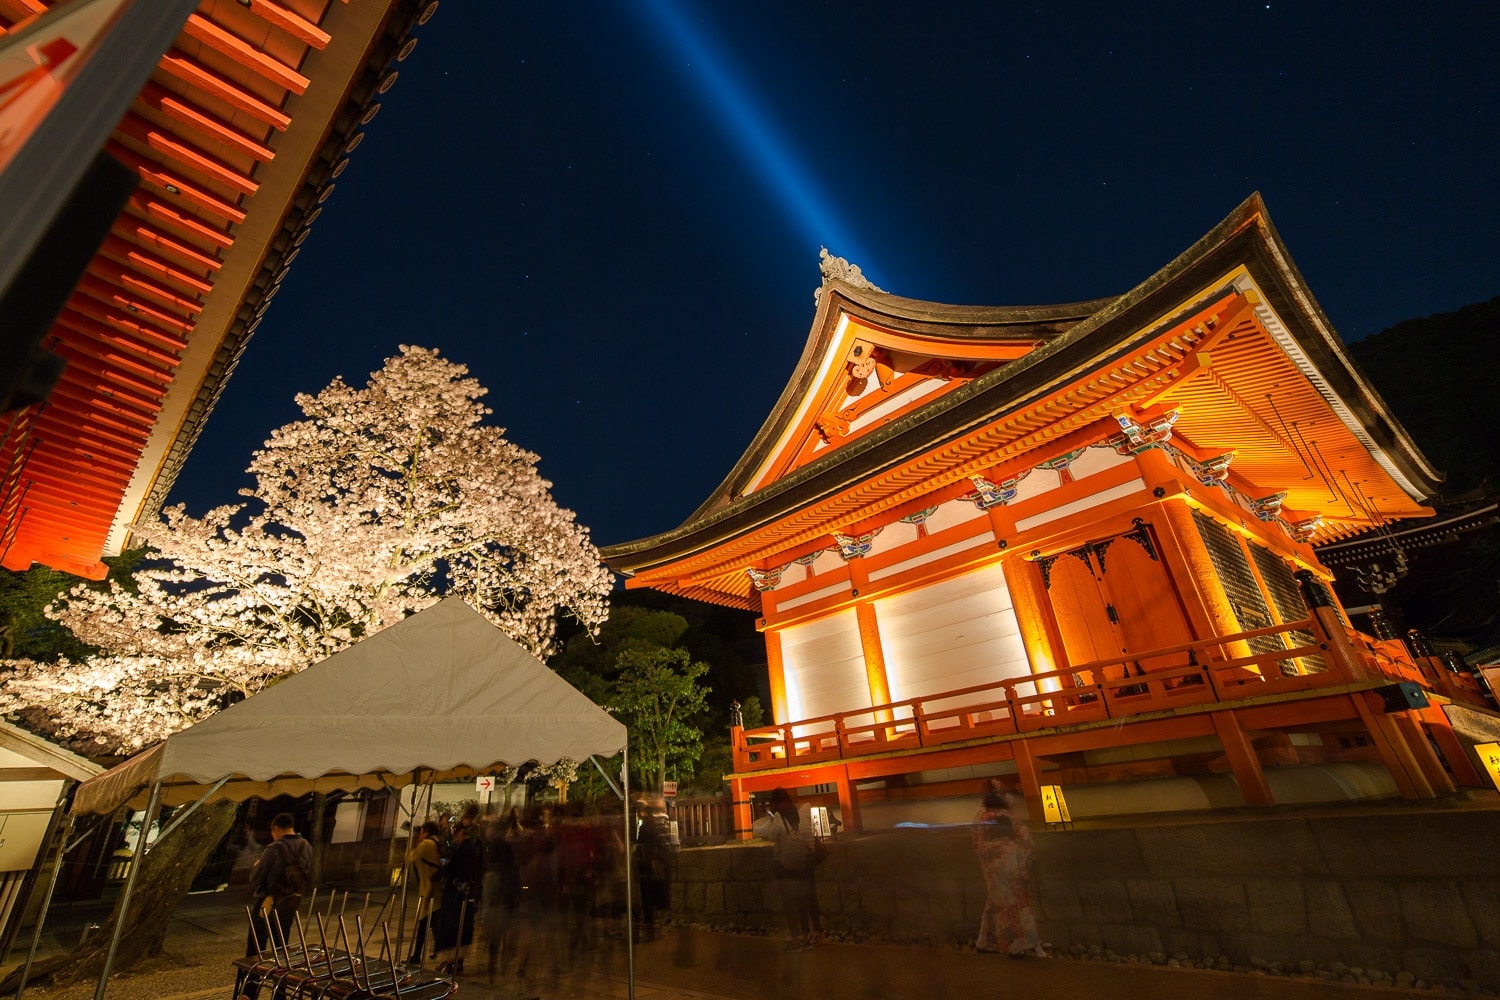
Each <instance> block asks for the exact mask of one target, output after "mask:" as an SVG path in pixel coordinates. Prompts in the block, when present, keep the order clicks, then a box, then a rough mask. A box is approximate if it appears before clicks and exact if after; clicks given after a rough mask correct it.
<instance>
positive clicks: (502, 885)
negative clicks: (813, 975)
mask: <svg viewBox="0 0 1500 1000" xmlns="http://www.w3.org/2000/svg"><path fill="white" fill-rule="evenodd" d="M628 829H629V831H630V838H631V840H632V842H633V850H632V855H633V862H634V870H633V873H634V876H635V882H636V885H637V887H638V889H637V892H638V895H637V897H636V916H637V919H638V922H639V925H640V926H639V928H638V931H637V940H640V941H651V940H653V939H654V938H655V937H656V925H657V920H658V917H659V915H660V914H662V913H664V912H666V911H668V910H669V909H670V907H671V886H672V878H673V874H674V872H673V862H674V860H675V858H676V855H677V850H678V845H677V837H676V834H675V831H674V827H673V824H672V823H671V821H670V819H669V818H668V815H667V811H666V804H665V801H664V800H663V799H662V798H661V797H660V796H644V797H640V798H638V799H637V800H636V801H635V802H634V810H633V816H632V820H631V822H630V823H629V824H628ZM972 831H973V844H974V851H975V853H976V855H977V856H978V860H979V865H980V871H981V873H982V875H983V878H984V882H985V886H986V890H987V901H986V906H985V908H984V912H983V915H982V919H981V923H980V927H979V935H978V938H977V940H976V941H975V945H976V947H977V948H978V950H980V951H993V952H1005V953H1008V954H1010V955H1012V956H1016V957H1022V956H1028V955H1035V956H1041V957H1046V955H1047V951H1046V945H1045V944H1044V943H1041V942H1039V941H1038V938H1037V928H1036V919H1035V916H1034V914H1033V912H1032V905H1031V890H1030V872H1031V867H1032V848H1031V835H1030V832H1029V830H1028V827H1027V819H1026V815H1025V807H1024V805H1023V804H1022V803H1021V801H1020V800H1019V798H1018V796H1016V795H1015V794H1014V793H1013V792H1010V791H1008V790H1007V789H1006V788H1005V787H1004V786H1002V785H1001V784H1000V783H999V782H990V783H988V784H987V786H986V789H985V792H984V798H983V803H982V806H981V808H980V810H979V812H978V814H977V815H976V816H975V818H974V823H973V826H972ZM753 832H754V834H755V836H757V837H759V838H761V839H763V840H766V841H769V842H770V843H771V868H772V872H773V875H774V878H775V881H776V886H777V890H778V894H779V896H780V900H781V910H782V913H783V917H784V919H785V921H786V933H787V948H789V949H794V950H800V949H805V948H810V947H813V946H814V945H816V944H817V943H818V942H819V941H820V940H821V938H822V933H823V928H822V916H821V914H820V912H819V908H818V896H817V886H816V872H817V868H818V866H819V864H820V863H821V862H822V860H823V858H824V856H825V851H824V848H823V846H822V842H821V841H820V840H819V839H818V838H817V837H816V836H815V835H814V832H813V830H812V823H811V822H810V819H809V810H808V808H807V806H805V805H799V804H798V803H797V801H796V800H795V798H794V797H793V796H792V794H791V793H790V792H788V791H787V790H785V789H782V788H777V789H775V790H774V791H773V792H772V793H771V795H770V796H769V800H768V801H767V803H766V807H765V810H764V812H763V814H762V815H761V816H760V817H759V818H758V819H756V820H755V822H754V827H753ZM272 836H273V838H274V840H273V842H272V844H271V846H270V847H268V848H266V850H265V852H264V854H263V855H262V857H261V860H260V861H259V862H258V863H257V864H256V869H255V872H254V873H253V876H252V883H251V888H252V895H254V896H255V897H256V898H255V905H254V908H253V913H254V915H255V917H254V920H253V923H252V930H251V939H250V941H249V942H248V943H247V952H246V953H247V954H253V953H254V952H255V951H256V949H257V948H258V947H264V945H265V940H266V936H267V935H268V934H274V933H275V930H276V926H275V925H276V924H277V922H278V918H279V920H280V923H281V925H282V926H286V925H288V922H289V921H290V920H291V914H292V913H294V912H295V909H296V906H297V903H298V901H299V899H300V886H298V885H293V884H292V883H297V882H299V881H301V880H305V872H304V871H303V869H305V868H306V867H309V866H310V862H311V857H310V855H311V851H310V849H309V847H308V845H307V843H306V841H305V840H303V839H302V838H301V837H299V836H298V835H297V834H296V833H295V831H294V830H293V828H292V819H291V817H290V816H288V815H286V814H282V815H280V816H277V817H276V820H275V821H274V822H273V824H272ZM625 837H626V829H625V828H624V827H623V826H622V824H621V822H620V817H619V814H618V813H616V812H615V811H614V809H613V807H612V806H609V805H608V804H606V805H605V806H600V807H594V806H591V805H588V804H585V803H569V804H567V805H542V806H539V807H536V808H533V809H531V810H528V812H527V813H525V814H524V815H523V814H522V813H521V811H520V810H519V809H511V810H510V811H509V812H507V813H505V814H504V815H491V816H488V817H483V818H481V816H480V814H479V808H478V806H472V807H470V808H469V809H468V810H467V811H466V812H465V813H464V814H463V815H461V816H458V817H451V816H441V817H439V819H437V820H434V821H429V822H425V823H423V824H421V825H420V826H418V827H417V828H416V830H415V832H414V835H413V837H412V840H411V843H410V846H409V848H408V850H407V855H406V865H407V868H406V870H407V873H408V878H407V883H406V885H407V891H408V898H407V901H406V904H405V905H406V906H407V910H406V913H407V922H406V924H405V926H408V927H410V928H411V937H410V941H411V949H410V954H409V955H408V958H407V961H408V962H409V963H411V964H414V965H422V964H426V963H427V962H428V961H431V962H435V963H436V968H437V969H438V970H439V971H440V972H444V973H450V974H457V973H461V972H463V971H464V962H465V959H466V958H472V957H482V958H483V960H484V971H485V972H486V974H487V975H488V976H489V977H490V979H491V980H492V981H493V979H494V978H495V977H496V976H500V975H505V974H507V972H509V971H511V970H512V969H513V970H514V971H515V972H516V973H518V974H525V973H526V971H527V969H528V967H532V968H536V967H540V968H542V969H544V970H548V971H551V972H553V973H556V972H558V971H559V970H561V969H563V968H566V967H569V966H571V965H573V964H574V963H575V962H576V960H577V958H578V956H579V953H580V952H581V951H586V950H589V949H591V948H592V947H593V946H594V945H595V944H596V941H595V935H596V934H597V933H598V931H599V928H600V927H601V926H617V925H611V924H609V923H608V922H604V923H602V924H601V922H600V921H598V920H597V919H596V918H598V917H617V918H618V917H622V916H623V915H624V913H625V912H626V904H625V885H624V871H625V864H626V850H625ZM288 875H291V876H294V877H293V878H290V879H289V878H288ZM476 934H477V936H478V947H477V949H476V947H475V939H476ZM429 947H430V950H429Z"/></svg>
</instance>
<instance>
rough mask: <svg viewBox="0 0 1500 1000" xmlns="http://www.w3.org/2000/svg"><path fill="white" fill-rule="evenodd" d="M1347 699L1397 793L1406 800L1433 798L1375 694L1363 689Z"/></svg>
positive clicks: (1428, 786) (1396, 729)
mask: <svg viewBox="0 0 1500 1000" xmlns="http://www.w3.org/2000/svg"><path fill="white" fill-rule="evenodd" d="M1349 699H1350V700H1351V701H1352V702H1353V703H1354V710H1355V711H1356V712H1357V713H1359V718H1360V721H1361V722H1362V723H1364V727H1365V731H1366V732H1367V733H1369V734H1370V740H1371V741H1372V742H1373V743H1374V744H1375V749H1376V751H1377V752H1378V753H1379V754H1380V759H1381V761H1382V762H1383V763H1384V764H1385V766H1386V769H1387V770H1388V771H1390V772H1391V778H1392V779H1393V780H1394V781H1395V782H1396V788H1397V789H1398V790H1399V791H1400V792H1401V796H1402V797H1403V798H1407V799H1431V798H1436V797H1437V796H1436V794H1435V793H1434V792H1433V789H1432V785H1431V783H1430V782H1428V780H1427V775H1426V773H1425V772H1424V771H1423V768H1422V766H1421V765H1420V764H1418V763H1417V760H1416V757H1415V756H1414V755H1413V754H1412V749H1411V747H1410V746H1409V745H1408V744H1407V742H1406V737H1405V735H1403V734H1402V732H1401V730H1400V729H1399V728H1398V727H1397V726H1396V724H1395V723H1394V722H1393V721H1392V720H1391V717H1390V716H1389V715H1387V714H1385V710H1384V707H1383V706H1381V705H1380V704H1378V702H1379V697H1378V696H1377V695H1373V694H1371V693H1369V692H1368V691H1365V692H1357V693H1355V694H1351V695H1350V696H1349ZM1428 752H1429V753H1430V752H1431V751H1430V750H1429V751H1428Z"/></svg>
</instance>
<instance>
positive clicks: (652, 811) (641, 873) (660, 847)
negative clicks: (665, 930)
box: [635, 798, 674, 941]
mask: <svg viewBox="0 0 1500 1000" xmlns="http://www.w3.org/2000/svg"><path fill="white" fill-rule="evenodd" d="M638 808H639V809H640V815H639V822H638V824H637V826H636V831H635V871H636V877H637V878H638V879H639V880H640V883H641V940H643V941H654V940H656V915H657V913H658V912H659V911H662V910H669V909H671V907H672V860H673V856H674V851H673V850H672V822H671V820H669V819H668V818H667V807H666V803H665V802H663V801H662V800H661V799H659V798H648V799H644V800H642V801H641V803H640V804H639V806H638Z"/></svg>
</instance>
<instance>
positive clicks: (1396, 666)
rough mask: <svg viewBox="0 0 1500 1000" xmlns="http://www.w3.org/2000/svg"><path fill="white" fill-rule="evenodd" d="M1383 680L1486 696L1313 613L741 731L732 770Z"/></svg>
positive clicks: (1398, 648)
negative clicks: (1332, 627)
mask: <svg viewBox="0 0 1500 1000" xmlns="http://www.w3.org/2000/svg"><path fill="white" fill-rule="evenodd" d="M1263 636H1278V637H1281V642H1282V647H1283V648H1279V649H1273V650H1270V651H1269V652H1263V653H1256V654H1254V655H1250V656H1229V655H1228V651H1229V650H1230V649H1231V648H1233V647H1234V646H1235V645H1236V644H1240V643H1247V642H1249V640H1252V639H1258V638H1261V637H1263ZM1309 637H1311V638H1312V641H1311V642H1309V641H1307V640H1308V638H1309ZM1335 646H1336V647H1337V648H1333V647H1335ZM1240 648H1244V646H1243V645H1242V646H1240ZM1183 654H1185V655H1186V658H1187V661H1188V662H1187V664H1186V665H1184V666H1177V667H1170V668H1167V669H1150V670H1142V669H1141V667H1140V666H1139V664H1140V663H1141V662H1162V658H1164V657H1180V656H1181V655H1183ZM1439 674H1442V676H1438V675H1439ZM1380 678H1385V679H1388V680H1391V681H1415V682H1417V683H1420V684H1422V685H1423V686H1424V687H1426V688H1428V689H1430V690H1434V691H1437V692H1438V693H1440V694H1443V695H1445V696H1446V697H1450V698H1457V699H1460V700H1468V701H1475V702H1479V703H1482V700H1483V695H1482V693H1481V692H1480V691H1479V689H1478V685H1477V684H1473V683H1471V684H1470V685H1469V687H1472V688H1473V692H1472V693H1471V692H1469V691H1468V690H1467V689H1466V688H1465V686H1464V684H1463V683H1462V682H1463V680H1465V678H1464V677H1463V676H1462V675H1458V674H1452V673H1451V672H1448V671H1438V670H1435V669H1434V668H1432V666H1431V665H1430V664H1425V663H1422V662H1420V661H1419V660H1417V659H1416V658H1414V657H1413V656H1412V655H1411V654H1410V652H1409V651H1408V650H1407V649H1406V646H1405V645H1404V644H1403V643H1402V642H1400V641H1390V640H1378V639H1372V638H1370V637H1369V636H1365V635H1362V634H1360V633H1358V632H1352V631H1349V630H1347V629H1346V628H1343V627H1341V628H1340V630H1339V632H1338V633H1336V634H1332V635H1330V634H1328V629H1327V628H1326V627H1325V625H1324V622H1323V621H1322V620H1321V619H1320V618H1317V617H1310V618H1307V619H1304V620H1302V621H1297V622H1290V623H1286V624H1281V625H1273V626H1269V627H1266V628H1259V629H1252V630H1250V631H1247V632H1240V633H1237V634H1235V635H1226V636H1216V637H1213V638H1210V639H1206V640H1198V641H1195V642H1191V643H1183V644H1181V645H1177V646H1170V647H1166V648H1163V649H1156V650H1149V651H1146V652H1142V653H1137V654H1133V655H1132V656H1130V657H1129V658H1120V659H1108V660H1096V661H1094V662H1091V663H1082V664H1078V665H1075V666H1069V667H1064V668H1062V669H1060V670H1051V671H1047V672H1045V673H1039V674H1029V675H1026V676H1023V677H1010V678H1005V679H1003V680H997V681H994V682H993V683H989V684H978V685H974V686H971V687H965V688H959V689H956V690H952V691H943V692H938V693H934V694H926V695H922V696H921V697H917V698H908V699H905V700H903V701H896V702H891V703H889V704H885V705H875V706H872V707H870V708H861V709H857V710H854V711H849V712H839V713H835V714H833V715H823V716H818V717H816V718H811V719H801V720H797V721H795V722H787V723H782V724H780V725H775V726H764V727H761V728H759V729H746V730H742V731H740V734H739V739H738V741H737V742H736V745H735V747H734V760H735V770H736V771H738V772H741V773H744V772H748V771H757V770H765V769H770V768H784V767H792V766H800V765H803V764H811V763H816V762H819V761H826V760H837V759H847V758H855V757H865V756H869V755H871V754H877V753H883V752H887V751H891V750H900V749H909V748H921V747H934V746H940V745H942V744H945V743H954V742H959V741H963V740H971V739H978V738H982V737H989V736H1004V735H1012V734H1020V733H1030V732H1036V731H1038V730H1043V729H1052V728H1056V727H1059V726H1066V725H1073V724H1077V723H1084V722H1093V721H1097V720H1104V719H1119V720H1128V719H1129V718H1131V717H1132V716H1139V715H1143V714H1146V713H1153V712H1162V711H1167V710H1171V709H1173V708H1178V707H1181V706H1185V705H1199V704H1209V703H1225V702H1237V701H1243V700H1245V699H1247V698H1252V697H1260V696H1265V695H1271V694H1283V693H1294V692H1306V691H1313V690H1315V689H1317V688H1323V687H1334V686H1339V685H1344V684H1349V683H1351V682H1356V681H1361V680H1373V679H1380Z"/></svg>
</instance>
